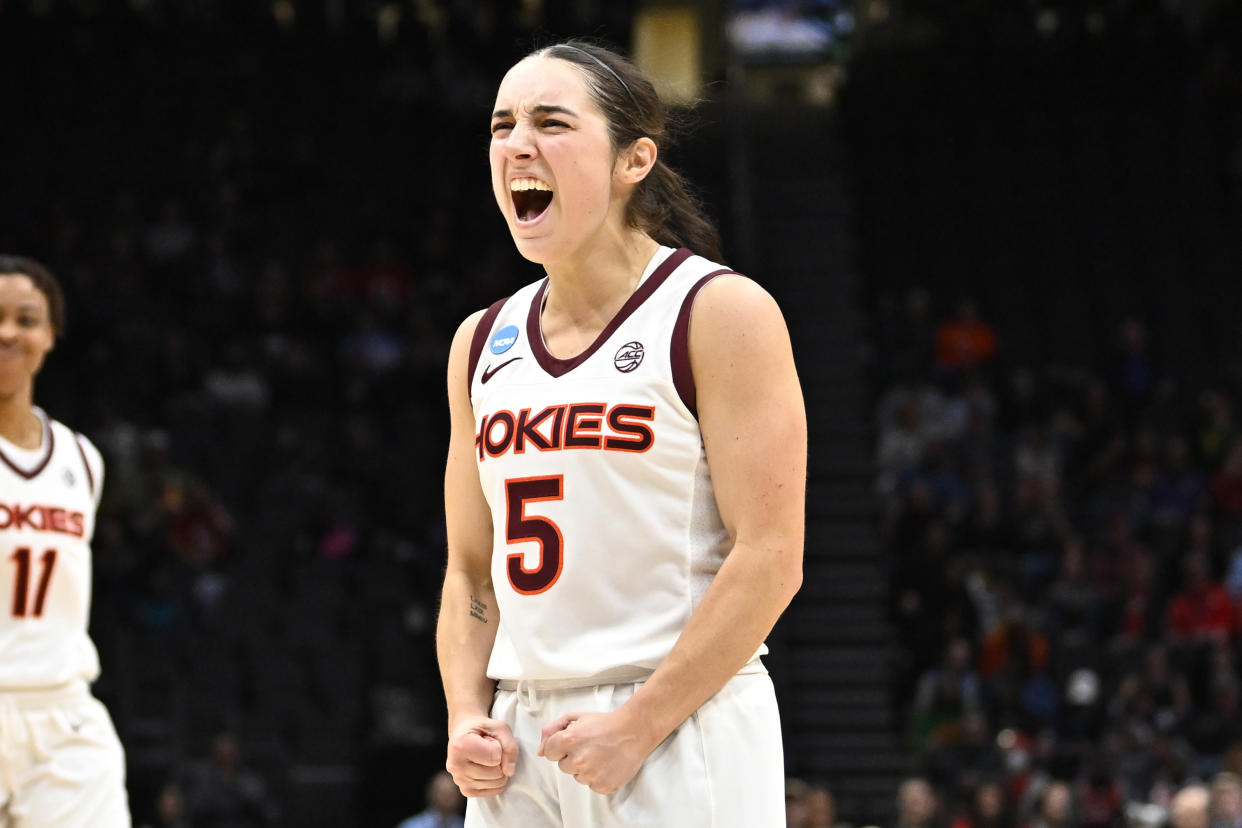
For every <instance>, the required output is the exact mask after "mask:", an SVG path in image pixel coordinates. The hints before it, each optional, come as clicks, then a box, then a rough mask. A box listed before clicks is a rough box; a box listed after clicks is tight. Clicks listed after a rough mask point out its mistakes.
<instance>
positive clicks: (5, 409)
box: [0, 255, 131, 828]
mask: <svg viewBox="0 0 1242 828" xmlns="http://www.w3.org/2000/svg"><path fill="white" fill-rule="evenodd" d="M63 329H64V300H63V298H62V295H61V291H60V287H59V285H58V284H57V283H56V281H55V279H54V278H53V277H52V275H51V273H49V272H48V271H47V269H46V268H44V267H43V266H42V265H40V264H39V263H37V262H35V261H32V260H30V259H28V258H24V257H20V256H4V255H0V556H2V557H0V826H3V828H122V826H125V827H126V828H127V827H128V826H129V825H130V824H131V822H130V815H129V805H128V799H127V795H126V792H125V759H124V754H123V751H122V748H121V743H120V740H119V739H118V738H117V735H116V730H115V729H114V728H113V726H112V720H111V718H110V717H109V716H108V712H107V710H106V709H105V708H104V706H103V705H102V704H100V702H99V701H98V700H97V699H95V697H94V696H92V695H91V693H90V690H89V689H88V685H89V682H90V681H92V680H93V679H94V678H95V677H96V676H97V675H98V674H99V657H98V655H97V654H96V652H95V646H94V644H92V643H91V640H90V638H89V637H88V636H87V631H86V627H87V618H88V616H89V611H90V597H91V550H90V540H91V534H92V533H93V531H94V528H95V508H96V506H97V505H98V503H99V494H100V486H101V485H102V483H103V459H102V457H101V456H100V453H99V451H98V450H97V449H96V448H95V446H93V445H92V444H91V442H90V441H89V440H87V439H86V438H85V437H83V436H82V435H80V434H75V433H74V432H73V431H71V430H70V429H69V428H68V427H67V426H65V425H63V424H61V423H59V422H57V421H55V420H52V419H50V418H49V417H48V416H47V415H46V414H45V413H44V412H43V411H42V410H41V409H39V408H37V407H36V406H35V405H34V402H33V389H34V380H35V376H36V375H37V374H38V373H39V369H40V367H42V365H43V359H44V357H46V356H47V354H48V352H49V351H50V350H51V349H52V345H53V344H54V342H55V340H56V338H57V336H58V335H59V334H60V333H61V332H62V331H63Z"/></svg>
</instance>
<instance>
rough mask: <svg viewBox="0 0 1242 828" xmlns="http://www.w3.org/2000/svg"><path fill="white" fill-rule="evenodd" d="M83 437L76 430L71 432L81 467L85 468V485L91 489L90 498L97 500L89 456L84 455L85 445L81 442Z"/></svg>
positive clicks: (97, 493)
mask: <svg viewBox="0 0 1242 828" xmlns="http://www.w3.org/2000/svg"><path fill="white" fill-rule="evenodd" d="M85 439H86V438H85V437H84V436H82V435H81V434H80V433H78V432H76V431H75V432H74V433H73V442H74V443H75V444H76V445H77V447H78V454H79V455H80V456H81V457H82V468H83V469H85V470H86V485H87V486H88V487H89V488H90V490H91V499H92V500H94V501H96V502H98V500H99V492H98V491H97V490H96V486H95V473H94V472H93V471H91V461H90V458H89V457H87V456H86V446H84V445H83V444H82V441H83V440H85Z"/></svg>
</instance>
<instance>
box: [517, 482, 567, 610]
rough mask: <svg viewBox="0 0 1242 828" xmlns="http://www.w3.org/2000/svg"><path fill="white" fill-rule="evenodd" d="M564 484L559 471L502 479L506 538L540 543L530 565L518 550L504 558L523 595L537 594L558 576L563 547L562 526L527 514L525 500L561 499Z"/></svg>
mask: <svg viewBox="0 0 1242 828" xmlns="http://www.w3.org/2000/svg"><path fill="white" fill-rule="evenodd" d="M563 484H564V479H563V477H562V476H561V475H559V474H555V475H551V476H548V477H516V478H514V479H512V480H506V481H505V542H506V543H509V544H517V543H526V542H529V541H534V542H535V543H537V544H539V562H538V563H537V564H536V565H535V566H534V567H533V568H528V567H527V566H526V561H525V556H524V555H523V554H522V553H521V552H512V553H510V554H509V556H508V559H507V561H506V565H507V569H508V573H509V583H510V584H511V585H512V586H513V588H514V589H515V590H517V591H518V592H520V593H522V594H523V595H538V594H539V593H541V592H543V591H544V590H546V589H548V588H549V587H550V586H552V585H553V584H554V583H556V579H557V578H559V577H561V566H562V565H563V564H564V550H565V539H564V537H562V536H561V528H560V527H559V526H557V525H556V524H555V523H554V522H552V521H551V520H550V519H548V518H546V517H543V516H542V515H527V514H526V504H528V503H538V502H539V501H541V500H561V499H562V497H563V496H564V485H563Z"/></svg>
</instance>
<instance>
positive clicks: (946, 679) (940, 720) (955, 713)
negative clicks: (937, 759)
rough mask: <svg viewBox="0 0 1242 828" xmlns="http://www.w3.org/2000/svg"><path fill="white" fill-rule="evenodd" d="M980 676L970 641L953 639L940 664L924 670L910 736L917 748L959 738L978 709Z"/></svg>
mask: <svg viewBox="0 0 1242 828" xmlns="http://www.w3.org/2000/svg"><path fill="white" fill-rule="evenodd" d="M980 709H981V705H980V699H979V676H978V674H977V673H976V672H975V669H974V654H973V652H972V651H971V646H970V642H969V641H968V640H967V639H966V638H963V637H961V636H958V637H954V638H953V639H952V640H950V642H949V644H948V646H947V647H946V648H945V654H944V658H943V659H942V660H941V661H940V663H939V664H937V665H935V666H934V667H931V668H930V669H928V670H926V671H924V673H923V674H922V675H921V676H920V677H919V680H918V686H917V687H916V688H915V696H914V703H913V706H912V710H911V728H912V735H911V740H912V743H913V745H914V748H915V749H916V750H920V751H922V750H930V749H934V748H937V747H939V746H941V745H944V744H948V743H950V742H952V741H954V740H956V739H957V738H959V735H960V731H961V729H962V726H963V724H964V720H965V718H966V716H968V715H970V714H972V713H978V712H979V711H980Z"/></svg>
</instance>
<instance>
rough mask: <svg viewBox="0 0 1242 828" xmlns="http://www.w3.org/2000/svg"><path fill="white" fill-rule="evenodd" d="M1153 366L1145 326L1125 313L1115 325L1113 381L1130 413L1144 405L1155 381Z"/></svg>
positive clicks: (1134, 412)
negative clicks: (1115, 341)
mask: <svg viewBox="0 0 1242 828" xmlns="http://www.w3.org/2000/svg"><path fill="white" fill-rule="evenodd" d="M1156 370H1157V369H1156V366H1155V364H1154V358H1153V356H1152V353H1151V342H1150V339H1149V336H1148V331H1147V326H1146V325H1145V324H1144V323H1143V321H1142V320H1140V319H1139V318H1137V317H1134V316H1127V317H1126V318H1124V319H1122V320H1121V323H1120V324H1119V325H1118V326H1117V353H1116V364H1115V365H1114V367H1113V372H1114V373H1113V382H1114V385H1115V387H1116V389H1117V393H1118V395H1119V396H1120V398H1121V400H1122V401H1123V402H1124V403H1125V410H1126V411H1127V412H1129V413H1130V414H1131V415H1132V416H1133V415H1137V414H1138V413H1139V412H1140V411H1142V410H1143V409H1144V408H1145V407H1146V403H1147V401H1148V399H1150V397H1151V393H1152V389H1153V387H1154V386H1155V383H1156Z"/></svg>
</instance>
